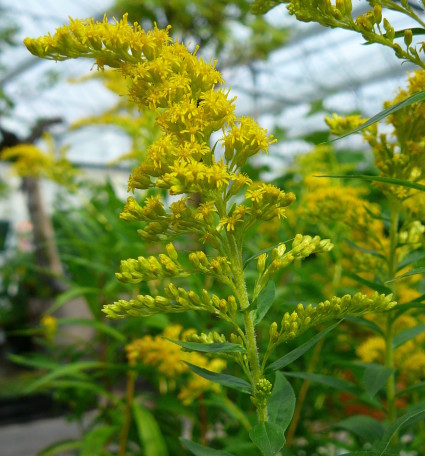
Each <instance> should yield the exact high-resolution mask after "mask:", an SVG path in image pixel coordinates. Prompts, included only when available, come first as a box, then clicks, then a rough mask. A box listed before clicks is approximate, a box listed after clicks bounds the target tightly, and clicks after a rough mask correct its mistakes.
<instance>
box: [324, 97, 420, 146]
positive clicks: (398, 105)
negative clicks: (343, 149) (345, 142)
mask: <svg viewBox="0 0 425 456" xmlns="http://www.w3.org/2000/svg"><path fill="white" fill-rule="evenodd" d="M423 100H425V91H424V92H417V93H415V94H413V95H411V96H410V97H407V98H406V99H405V100H403V101H400V102H399V103H396V104H395V105H393V106H390V107H389V108H387V109H384V110H383V111H381V112H379V113H378V114H376V115H374V116H373V117H371V118H370V119H369V120H367V121H366V122H364V123H363V124H362V125H360V126H359V127H357V128H354V130H351V131H350V132H348V133H345V134H344V135H341V136H338V138H334V139H331V140H330V141H328V143H330V142H333V141H337V140H339V139H342V138H345V137H346V136H349V135H352V134H353V133H357V132H359V131H361V130H363V129H364V128H367V127H369V126H370V125H373V124H374V123H376V122H379V121H380V120H382V119H385V117H388V116H389V115H391V114H393V113H395V112H397V111H399V110H400V109H403V108H406V107H407V106H410V105H412V104H414V103H418V102H420V101H423Z"/></svg>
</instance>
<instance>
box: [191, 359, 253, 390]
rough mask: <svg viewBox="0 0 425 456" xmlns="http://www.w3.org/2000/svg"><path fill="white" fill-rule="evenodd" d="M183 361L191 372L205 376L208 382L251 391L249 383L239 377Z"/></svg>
mask: <svg viewBox="0 0 425 456" xmlns="http://www.w3.org/2000/svg"><path fill="white" fill-rule="evenodd" d="M185 363H186V364H187V365H188V366H189V367H190V369H191V370H192V371H193V372H195V374H197V375H199V376H200V377H203V378H206V379H207V380H209V381H210V382H214V383H219V384H220V385H223V386H226V387H228V388H233V389H236V390H238V391H241V392H242V393H246V394H251V393H252V387H251V385H250V384H249V383H248V382H246V381H245V380H243V379H241V378H239V377H233V375H228V374H218V373H217V372H212V371H209V370H207V369H204V368H202V367H199V366H195V365H194V364H191V363H188V362H187V361H185Z"/></svg>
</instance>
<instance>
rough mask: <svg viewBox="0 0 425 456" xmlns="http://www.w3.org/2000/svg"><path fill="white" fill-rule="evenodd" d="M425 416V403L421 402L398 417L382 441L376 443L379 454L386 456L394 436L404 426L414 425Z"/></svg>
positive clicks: (375, 446) (375, 448) (374, 448)
mask: <svg viewBox="0 0 425 456" xmlns="http://www.w3.org/2000/svg"><path fill="white" fill-rule="evenodd" d="M424 418H425V403H421V404H419V405H418V406H416V407H415V408H414V409H413V410H410V411H409V412H407V413H406V414H405V415H403V416H401V417H400V418H398V419H397V420H396V421H395V422H394V423H393V424H392V425H391V426H390V427H389V428H388V429H387V430H386V432H385V434H384V436H383V437H382V439H381V441H380V442H378V443H377V444H375V445H374V447H373V450H374V451H376V455H377V456H384V455H386V454H387V450H388V449H389V447H390V445H391V441H392V439H393V437H394V436H395V435H396V434H397V433H398V432H399V431H400V430H401V429H403V428H405V427H407V426H412V425H414V424H416V423H417V422H418V421H421V420H423V419H424Z"/></svg>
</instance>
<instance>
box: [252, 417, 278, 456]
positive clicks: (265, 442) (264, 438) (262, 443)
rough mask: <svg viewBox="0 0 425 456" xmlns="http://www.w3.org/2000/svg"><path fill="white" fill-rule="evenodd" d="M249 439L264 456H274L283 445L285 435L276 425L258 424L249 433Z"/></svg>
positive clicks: (268, 423)
mask: <svg viewBox="0 0 425 456" xmlns="http://www.w3.org/2000/svg"><path fill="white" fill-rule="evenodd" d="M249 437H250V438H251V440H252V441H253V443H254V444H255V445H256V446H257V447H258V448H259V449H260V450H261V453H262V454H263V455H264V456H275V455H276V454H277V453H278V452H279V450H280V449H281V448H282V447H283V445H285V434H284V431H283V429H282V428H281V427H280V426H278V425H277V424H274V423H270V422H266V423H259V424H257V425H256V426H254V427H253V428H252V429H251V430H250V431H249Z"/></svg>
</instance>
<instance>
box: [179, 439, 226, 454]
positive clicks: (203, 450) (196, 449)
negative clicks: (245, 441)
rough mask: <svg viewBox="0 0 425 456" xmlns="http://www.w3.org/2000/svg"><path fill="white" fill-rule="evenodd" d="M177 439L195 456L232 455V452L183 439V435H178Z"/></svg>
mask: <svg viewBox="0 0 425 456" xmlns="http://www.w3.org/2000/svg"><path fill="white" fill-rule="evenodd" d="M179 440H180V442H181V443H182V444H183V445H184V446H185V447H186V448H187V449H188V450H189V451H190V452H191V453H192V454H194V455H195V456H232V454H231V453H228V452H227V451H223V450H214V448H207V447H204V446H203V445H199V443H195V442H191V441H190V440H187V439H184V438H183V437H180V438H179Z"/></svg>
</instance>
